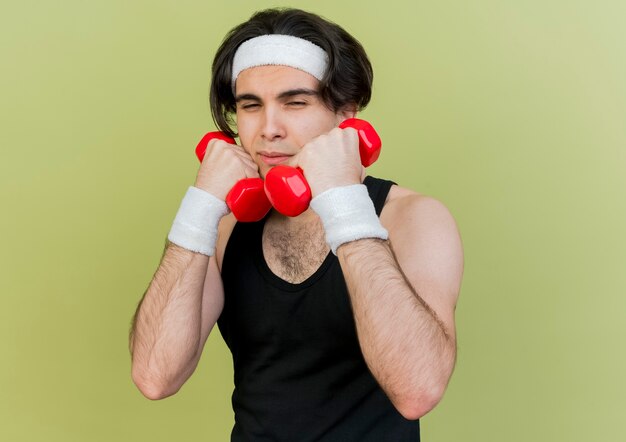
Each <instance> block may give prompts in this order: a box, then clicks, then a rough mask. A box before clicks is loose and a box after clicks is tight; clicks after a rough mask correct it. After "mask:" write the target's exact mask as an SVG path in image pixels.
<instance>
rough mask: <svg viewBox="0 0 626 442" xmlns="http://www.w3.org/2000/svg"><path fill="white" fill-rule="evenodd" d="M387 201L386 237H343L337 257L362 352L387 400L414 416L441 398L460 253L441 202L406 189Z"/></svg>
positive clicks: (451, 349)
mask: <svg viewBox="0 0 626 442" xmlns="http://www.w3.org/2000/svg"><path fill="white" fill-rule="evenodd" d="M388 206H389V207H387V206H386V208H385V211H383V216H382V217H381V220H382V221H383V224H386V227H387V228H388V229H389V234H390V242H387V241H381V240H376V239H365V240H359V241H354V242H351V243H347V244H344V245H342V246H341V247H339V249H338V257H339V260H340V263H341V266H342V269H343V271H344V274H345V276H346V281H347V285H348V290H349V292H350V297H351V301H352V306H353V310H354V316H355V321H356V327H357V332H358V336H359V342H360V345H361V349H362V351H363V355H364V357H365V360H366V362H367V364H368V366H369V368H370V370H371V371H372V374H373V375H374V377H375V378H376V379H377V380H378V382H379V384H380V385H381V387H382V388H383V390H384V391H385V392H386V393H387V395H388V396H389V398H390V399H391V401H392V402H393V404H394V406H395V407H396V408H397V409H398V410H399V411H400V412H401V413H402V414H403V415H404V416H405V417H406V418H408V419H417V418H419V417H421V416H423V415H424V414H426V413H427V412H428V411H430V410H431V409H432V408H434V406H435V405H436V404H437V403H438V402H439V401H440V400H441V397H442V396H443V393H444V391H445V388H446V386H447V384H448V381H449V379H450V376H451V375H452V371H453V369H454V363H455V357H456V337H455V327H454V308H455V304H456V300H457V296H458V292H459V288H460V282H461V276H462V269H463V257H462V250H461V243H460V238H459V236H458V232H457V229H456V225H455V223H454V220H453V219H452V217H451V216H450V214H449V213H448V211H447V209H445V207H443V205H441V204H440V203H438V202H437V201H435V200H433V199H429V198H424V197H418V196H417V195H413V196H410V197H405V198H402V199H400V200H398V201H397V202H394V203H391V204H389V205H388ZM390 243H391V244H392V245H393V247H394V250H393V251H392V249H391V245H390ZM394 252H395V254H394Z"/></svg>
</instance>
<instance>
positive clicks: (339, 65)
mask: <svg viewBox="0 0 626 442" xmlns="http://www.w3.org/2000/svg"><path fill="white" fill-rule="evenodd" d="M263 35H286V36H293V37H298V38H300V39H303V40H306V41H308V42H310V43H313V44H314V45H315V46H316V47H317V48H321V49H322V51H323V52H324V53H325V54H326V56H327V64H326V65H325V70H324V72H323V73H321V75H320V76H319V82H318V90H317V92H318V94H319V97H320V99H321V100H322V102H323V103H324V104H325V106H326V107H328V109H330V110H331V111H333V112H339V111H341V110H344V109H346V108H349V109H352V110H355V111H356V110H361V109H363V108H364V107H365V106H367V104H368V102H369V100H370V97H371V90H372V80H373V73H372V67H371V64H370V62H369V60H368V58H367V55H366V53H365V51H364V50H363V47H362V46H361V44H360V43H359V42H358V41H357V40H356V39H354V38H353V37H352V36H351V35H350V34H348V33H347V32H346V31H345V30H343V29H342V28H341V27H339V26H338V25H336V24H334V23H331V22H329V21H327V20H324V19H322V18H321V17H319V16H317V15H315V14H311V13H308V12H305V11H301V10H296V9H270V10H265V11H261V12H257V13H256V14H254V15H253V16H252V17H251V18H250V19H249V20H248V21H246V22H244V23H242V24H241V25H239V26H237V27H235V28H234V29H233V30H231V31H230V32H229V33H228V35H227V36H226V38H225V40H224V42H223V43H222V45H221V46H220V48H219V50H218V51H217V54H216V55H215V59H214V61H213V74H212V81H211V111H212V114H213V119H214V121H215V123H216V125H217V127H218V128H219V129H220V130H222V131H224V132H226V133H229V134H230V135H234V132H233V130H232V126H233V125H234V121H233V118H232V116H233V114H234V113H235V112H236V102H235V94H236V89H237V88H236V84H233V82H232V75H233V59H234V57H235V53H236V52H237V50H238V49H239V47H240V46H241V44H242V43H244V42H246V41H248V40H251V39H253V38H255V37H260V36H263Z"/></svg>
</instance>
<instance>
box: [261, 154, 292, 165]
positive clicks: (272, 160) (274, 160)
mask: <svg viewBox="0 0 626 442" xmlns="http://www.w3.org/2000/svg"><path fill="white" fill-rule="evenodd" d="M258 155H259V157H261V161H263V162H264V163H265V164H267V165H268V166H275V165H277V164H281V163H283V162H285V161H288V160H289V158H291V157H292V156H293V155H288V154H285V153H282V152H266V151H262V152H259V153H258Z"/></svg>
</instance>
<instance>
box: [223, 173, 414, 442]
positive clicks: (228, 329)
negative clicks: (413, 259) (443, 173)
mask: <svg viewBox="0 0 626 442" xmlns="http://www.w3.org/2000/svg"><path fill="white" fill-rule="evenodd" d="M364 184H365V185H366V186H367V189H368V191H369V194H370V198H371V199H372V201H373V202H374V206H375V207H376V212H377V213H378V215H380V212H381V211H382V208H383V206H384V204H385V199H386V197H387V194H388V193H389V189H390V188H391V186H392V184H394V183H392V182H391V181H386V180H381V179H377V178H372V177H367V178H365V181H364ZM264 223H265V220H262V221H259V222H257V223H237V224H236V225H235V228H234V230H233V232H232V234H231V237H230V239H229V241H228V244H227V247H226V251H225V253H224V261H223V265H222V279H223V283H224V310H223V311H222V314H221V316H220V318H219V319H218V321H217V323H218V327H219V330H220V332H221V334H222V336H223V338H224V341H225V342H226V344H227V345H228V347H229V348H230V350H231V352H232V355H233V364H234V372H235V390H234V392H233V396H232V404H233V410H234V412H235V426H234V427H233V431H232V435H231V441H237V442H239V441H254V442H257V441H259V442H260V441H285V442H307V441H324V442H334V441H337V442H351V441H354V442H357V441H358V442H367V441H372V442H384V441H394V442H401V441H412V442H414V441H419V440H420V436H419V421H418V420H416V421H410V420H407V419H405V418H404V417H402V415H401V414H400V413H399V412H398V411H397V410H396V409H395V408H394V406H393V405H392V403H391V401H390V400H389V399H388V398H387V396H386V395H385V393H384V392H383V390H382V389H381V388H380V387H379V385H378V383H377V382H376V380H375V379H374V377H373V376H372V374H371V373H370V371H369V370H368V368H367V365H366V363H365V360H364V359H363V355H362V353H361V349H360V347H359V342H358V339H357V334H356V326H355V323H354V316H353V313H352V307H351V305H350V298H349V294H348V291H347V288H346V284H345V280H344V277H343V273H342V271H341V267H340V265H339V261H338V259H337V257H336V256H335V255H333V254H332V253H329V254H328V256H326V259H325V260H324V262H323V263H322V265H321V266H320V267H319V269H318V270H317V271H316V272H315V273H314V274H313V275H311V276H310V277H309V278H307V279H306V280H305V281H303V282H301V283H298V284H291V283H288V282H286V281H285V280H283V279H281V278H279V277H278V276H276V275H275V274H274V273H272V271H271V270H270V268H269V267H268V265H267V263H266V262H265V259H264V257H263V249H262V241H261V239H262V233H263V226H264Z"/></svg>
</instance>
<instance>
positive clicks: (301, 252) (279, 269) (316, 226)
mask: <svg viewBox="0 0 626 442" xmlns="http://www.w3.org/2000/svg"><path fill="white" fill-rule="evenodd" d="M329 250H330V249H329V248H328V245H327V244H326V239H325V237H324V229H323V228H322V225H321V222H320V221H319V219H316V220H313V221H309V222H307V223H302V224H299V225H295V223H290V222H285V221H281V220H272V219H270V220H268V222H267V223H266V225H265V229H264V231H263V255H264V256H265V261H266V262H267V265H268V266H269V268H270V270H271V271H272V272H273V273H274V274H275V275H276V276H278V277H280V278H282V279H284V280H285V281H287V282H290V283H292V284H297V283H300V282H302V281H304V280H306V279H307V278H308V277H310V276H311V275H312V274H313V273H315V272H316V271H317V269H318V268H319V267H320V265H321V264H322V262H324V259H325V258H326V255H328V252H329Z"/></svg>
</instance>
